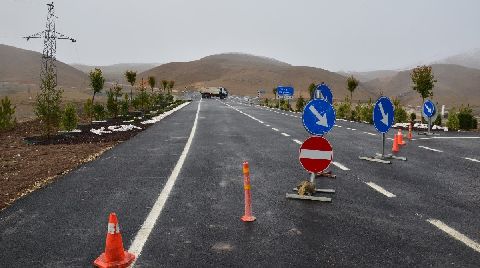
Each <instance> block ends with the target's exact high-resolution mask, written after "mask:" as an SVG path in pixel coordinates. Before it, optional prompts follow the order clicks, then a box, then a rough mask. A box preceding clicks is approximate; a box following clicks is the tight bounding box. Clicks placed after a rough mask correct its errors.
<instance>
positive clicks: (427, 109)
mask: <svg viewBox="0 0 480 268" xmlns="http://www.w3.org/2000/svg"><path fill="white" fill-rule="evenodd" d="M436 112H437V109H436V107H435V104H434V103H433V102H432V101H431V100H426V101H425V103H423V114H424V115H425V116H426V117H428V118H430V117H433V116H434V115H435V113H436Z"/></svg>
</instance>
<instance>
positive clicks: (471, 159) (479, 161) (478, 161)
mask: <svg viewBox="0 0 480 268" xmlns="http://www.w3.org/2000/svg"><path fill="white" fill-rule="evenodd" d="M464 158H465V159H467V160H470V161H473V162H477V163H480V160H477V159H475V158H470V157H464Z"/></svg>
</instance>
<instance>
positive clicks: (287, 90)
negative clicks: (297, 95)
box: [277, 87, 294, 96]
mask: <svg viewBox="0 0 480 268" xmlns="http://www.w3.org/2000/svg"><path fill="white" fill-rule="evenodd" d="M293 91H294V89H293V87H277V96H293Z"/></svg>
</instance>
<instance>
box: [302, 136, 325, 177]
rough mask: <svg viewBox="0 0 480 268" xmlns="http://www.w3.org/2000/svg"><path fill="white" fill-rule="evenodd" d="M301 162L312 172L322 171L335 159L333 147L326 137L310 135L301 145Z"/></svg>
mask: <svg viewBox="0 0 480 268" xmlns="http://www.w3.org/2000/svg"><path fill="white" fill-rule="evenodd" d="M299 158H300V163H301V164H302V166H303V168H305V169H306V170H307V171H309V172H311V173H321V172H322V171H324V170H325V169H327V168H328V166H329V165H330V163H331V162H332V159H333V149H332V146H331V145H330V143H329V142H328V141H327V140H326V139H325V138H324V137H310V138H308V139H306V140H305V141H304V142H303V144H302V146H300V157H299Z"/></svg>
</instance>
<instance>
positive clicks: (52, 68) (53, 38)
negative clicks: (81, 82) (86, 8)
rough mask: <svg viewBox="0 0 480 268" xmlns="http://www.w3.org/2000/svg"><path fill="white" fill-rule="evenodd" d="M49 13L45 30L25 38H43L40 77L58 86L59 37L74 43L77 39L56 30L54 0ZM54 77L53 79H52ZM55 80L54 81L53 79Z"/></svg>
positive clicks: (49, 6) (49, 5)
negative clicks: (57, 54)
mask: <svg viewBox="0 0 480 268" xmlns="http://www.w3.org/2000/svg"><path fill="white" fill-rule="evenodd" d="M47 6H48V15H47V23H46V27H45V30H43V31H41V32H39V33H36V34H32V35H30V36H26V37H24V38H26V39H27V41H28V40H30V39H35V38H43V54H42V69H41V72H40V79H41V80H42V82H43V81H46V80H50V82H51V83H53V85H51V86H52V88H55V87H56V86H57V67H56V61H57V59H56V57H55V55H56V53H57V39H58V40H70V41H72V42H73V43H75V42H77V40H75V39H73V38H71V37H68V36H66V35H64V34H61V33H59V32H57V31H56V30H55V19H57V18H58V17H57V16H55V9H54V5H53V2H52V3H50V4H47ZM52 78H53V79H52ZM52 80H53V81H52Z"/></svg>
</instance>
